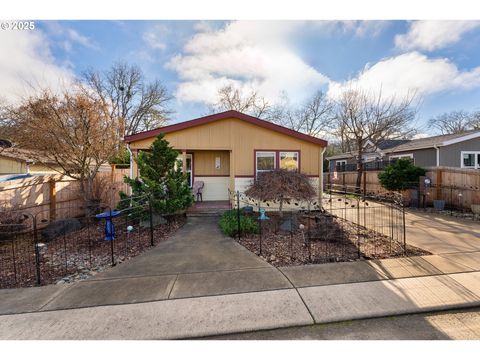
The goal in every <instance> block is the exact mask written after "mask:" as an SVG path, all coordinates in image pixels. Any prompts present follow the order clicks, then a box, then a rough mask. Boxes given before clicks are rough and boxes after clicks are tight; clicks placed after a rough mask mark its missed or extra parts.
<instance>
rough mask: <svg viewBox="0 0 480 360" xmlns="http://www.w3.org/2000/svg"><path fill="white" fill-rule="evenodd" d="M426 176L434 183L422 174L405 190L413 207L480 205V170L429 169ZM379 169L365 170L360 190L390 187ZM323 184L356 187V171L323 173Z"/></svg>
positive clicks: (407, 200) (380, 191)
mask: <svg viewBox="0 0 480 360" xmlns="http://www.w3.org/2000/svg"><path fill="white" fill-rule="evenodd" d="M426 170H427V172H426V177H427V178H429V179H430V181H431V185H430V186H429V187H425V186H424V183H423V180H424V178H423V177H422V178H421V179H420V181H419V184H412V189H410V190H407V191H405V192H404V194H403V195H404V199H405V201H406V202H407V203H410V205H413V206H424V205H425V206H432V203H433V200H445V205H446V206H447V207H450V208H457V209H470V207H471V205H472V204H480V170H473V169H459V168H451V167H430V168H426ZM379 173H380V171H366V172H364V173H363V175H362V182H361V191H362V192H363V191H365V192H367V193H375V194H381V193H385V192H386V191H387V190H386V189H385V188H383V187H382V185H380V182H379V181H378V174H379ZM323 179H324V187H325V185H327V184H334V185H344V186H346V187H350V188H351V187H353V186H355V184H356V180H357V172H338V173H333V172H332V173H324V176H323Z"/></svg>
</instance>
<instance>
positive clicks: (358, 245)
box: [357, 195, 361, 259]
mask: <svg viewBox="0 0 480 360" xmlns="http://www.w3.org/2000/svg"><path fill="white" fill-rule="evenodd" d="M360 245H361V244H360V195H357V251H358V258H359V259H360V257H361V251H360Z"/></svg>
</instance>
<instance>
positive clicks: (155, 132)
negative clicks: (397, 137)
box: [124, 110, 328, 147]
mask: <svg viewBox="0 0 480 360" xmlns="http://www.w3.org/2000/svg"><path fill="white" fill-rule="evenodd" d="M227 118H236V119H240V120H245V121H247V122H249V123H252V124H255V125H258V126H261V127H263V128H267V129H270V130H272V131H277V132H280V133H283V134H285V135H289V136H292V137H296V138H298V139H300V140H303V141H307V142H310V143H314V144H317V145H320V146H322V147H326V146H327V145H328V142H327V141H326V140H323V139H320V138H316V137H314V136H310V135H307V134H303V133H300V132H298V131H294V130H292V129H288V128H286V127H284V126H280V125H277V124H274V123H271V122H269V121H266V120H262V119H259V118H256V117H253V116H250V115H246V114H243V113H241V112H238V111H234V110H229V111H225V112H222V113H218V114H213V115H208V116H204V117H201V118H197V119H193V120H189V121H184V122H181V123H177V124H172V125H167V126H164V127H161V128H157V129H153V130H149V131H144V132H141V133H137V134H133V135H129V136H126V137H125V138H124V141H125V142H126V143H128V144H129V143H132V142H134V141H138V140H143V139H147V138H150V137H153V136H157V135H158V134H160V133H164V134H167V133H170V132H174V131H180V130H183V129H187V128H191V127H195V126H199V125H204V124H208V123H211V122H214V121H218V120H222V119H227Z"/></svg>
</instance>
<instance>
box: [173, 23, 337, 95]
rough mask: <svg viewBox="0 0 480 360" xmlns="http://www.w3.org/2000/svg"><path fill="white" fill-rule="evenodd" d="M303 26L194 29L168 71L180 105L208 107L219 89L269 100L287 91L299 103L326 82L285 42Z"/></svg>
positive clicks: (240, 25) (230, 25) (231, 25)
mask: <svg viewBox="0 0 480 360" xmlns="http://www.w3.org/2000/svg"><path fill="white" fill-rule="evenodd" d="M304 25H305V23H302V22H296V21H287V22H280V21H267V22H265V21H263V22H262V21H235V22H231V23H228V24H226V25H225V27H224V28H222V29H220V30H213V29H210V28H209V27H208V26H198V27H197V31H198V32H197V33H196V34H195V35H194V36H193V37H192V39H190V41H188V42H187V43H186V45H185V46H184V51H183V54H179V55H176V56H175V57H173V58H172V59H171V60H170V61H169V63H168V64H167V67H168V68H170V69H173V70H175V71H176V72H177V73H178V75H179V77H180V83H179V85H178V88H177V92H176V95H177V98H178V99H179V100H180V101H193V102H203V103H212V102H214V101H215V100H216V95H217V90H218V88H219V87H221V86H222V85H225V84H227V83H229V82H233V83H234V84H236V85H237V86H238V87H241V88H245V89H250V88H255V89H256V90H257V91H258V92H259V93H260V94H261V95H263V96H265V97H266V98H267V99H269V100H274V99H276V97H277V96H278V94H279V92H280V91H282V90H286V91H288V93H289V96H291V97H292V100H298V99H302V98H303V97H304V96H306V94H308V93H310V92H311V91H313V90H314V89H318V87H320V86H322V85H325V84H326V83H327V82H328V79H327V78H326V77H325V76H324V75H323V74H321V73H320V72H318V71H317V70H315V69H314V68H313V67H311V66H310V65H308V64H307V63H305V62H304V61H303V60H302V59H301V58H300V57H299V56H298V55H297V54H295V52H294V50H293V49H292V47H291V46H290V41H289V40H290V37H291V36H292V35H293V34H294V33H295V32H296V31H298V30H299V29H301V28H302V26H304Z"/></svg>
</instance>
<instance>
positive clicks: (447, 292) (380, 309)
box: [0, 252, 480, 339]
mask: <svg viewBox="0 0 480 360" xmlns="http://www.w3.org/2000/svg"><path fill="white" fill-rule="evenodd" d="M478 260H480V252H477V253H466V254H455V261H452V260H450V259H447V258H446V257H440V256H437V255H433V256H425V257H418V258H402V259H389V260H382V261H368V262H367V261H364V262H353V263H342V264H329V265H307V266H300V267H290V268H283V269H280V270H281V272H282V273H283V274H284V275H285V276H286V278H287V279H288V281H289V282H290V283H291V286H294V287H295V288H289V289H281V290H268V291H253V292H246V293H238V294H228V295H212V296H201V297H189V298H183V299H175V298H170V299H168V300H163V301H151V302H141V303H134V304H122V305H116V306H112V305H104V306H95V307H83V308H77V309H70V310H50V311H47V310H48V308H44V309H42V310H41V311H38V310H37V312H33V313H24V314H15V315H3V316H0V338H1V339H174V338H191V337H200V336H209V335H220V334H228V333H238V332H244V331H253V330H265V329H275V328H282V327H290V326H301V325H310V324H314V323H315V324H320V323H328V322H336V321H343V320H353V319H364V318H371V317H380V316H390V315H399V314H411V313H418V312H425V311H435V310H447V309H454V308H461V307H472V306H478V305H480V271H478V270H480V265H477V264H479V263H480V262H479V261H478ZM432 263H435V264H436V265H438V267H437V266H434V265H432ZM467 264H468V265H467ZM440 268H442V269H443V270H440ZM459 271H461V272H459ZM435 273H437V274H439V275H436V274H435ZM348 274H350V277H349V275H348ZM375 274H376V275H375ZM343 275H347V276H346V277H345V278H346V279H347V280H348V279H350V283H342V284H338V283H337V279H340V278H341V277H342V276H343ZM372 276H378V278H377V279H375V280H372ZM52 287H56V286H52ZM46 288H47V287H45V288H36V289H27V290H30V291H33V290H43V289H46ZM43 291H45V290H43ZM63 291H65V290H63ZM12 293H14V292H13V291H12ZM39 293H40V292H39ZM61 293H62V291H60V294H61ZM54 296H56V297H57V298H59V297H60V295H59V294H58V293H56V295H54ZM17 299H18V298H17ZM10 301H11V303H14V302H15V299H14V298H11V300H10ZM34 311H35V310H34Z"/></svg>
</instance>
